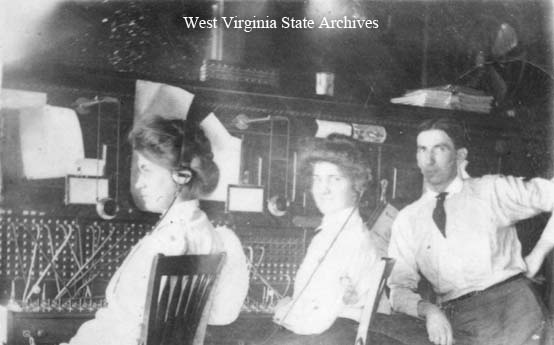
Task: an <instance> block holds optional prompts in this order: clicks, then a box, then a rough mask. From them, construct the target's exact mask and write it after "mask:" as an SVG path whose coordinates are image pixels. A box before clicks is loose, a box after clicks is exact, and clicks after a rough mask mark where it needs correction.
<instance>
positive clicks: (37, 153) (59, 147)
mask: <svg viewBox="0 0 554 345" xmlns="http://www.w3.org/2000/svg"><path fill="white" fill-rule="evenodd" d="M19 137H20V140H21V154H22V162H23V175H24V177H26V178H28V179H45V178H58V177H64V176H65V175H67V174H68V173H70V172H71V171H72V170H73V169H74V164H75V162H76V161H77V160H79V159H82V158H84V147H83V135H82V132H81V126H80V124H79V119H78V118H77V114H76V113H75V111H74V110H72V109H68V108H60V107H54V106H50V105H47V106H44V107H39V108H24V109H20V111H19Z"/></svg>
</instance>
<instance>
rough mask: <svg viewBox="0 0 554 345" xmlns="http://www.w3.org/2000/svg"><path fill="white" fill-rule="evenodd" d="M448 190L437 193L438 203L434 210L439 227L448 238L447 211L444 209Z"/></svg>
mask: <svg viewBox="0 0 554 345" xmlns="http://www.w3.org/2000/svg"><path fill="white" fill-rule="evenodd" d="M447 194H448V193H447V192H442V193H439V195H437V204H436V205H435V209H434V210H433V220H434V221H435V224H436V225H437V228H439V230H440V231H441V234H442V235H443V236H444V237H445V238H446V212H445V211H444V199H446V195H447Z"/></svg>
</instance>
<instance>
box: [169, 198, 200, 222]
mask: <svg viewBox="0 0 554 345" xmlns="http://www.w3.org/2000/svg"><path fill="white" fill-rule="evenodd" d="M198 205H199V202H198V200H197V199H193V200H186V201H182V200H177V201H175V202H174V203H173V205H172V206H171V208H170V209H169V210H167V212H166V214H165V215H164V216H163V217H164V219H163V220H162V224H165V223H167V222H173V221H175V220H177V219H184V220H187V219H191V218H192V216H193V215H194V212H195V211H196V210H198V207H199V206H198ZM162 224H160V225H162Z"/></svg>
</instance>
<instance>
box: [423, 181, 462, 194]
mask: <svg viewBox="0 0 554 345" xmlns="http://www.w3.org/2000/svg"><path fill="white" fill-rule="evenodd" d="M463 187H464V181H463V180H462V179H461V178H460V177H459V176H456V177H455V178H454V180H452V182H450V184H449V185H448V187H446V189H445V190H444V192H446V193H448V195H447V196H446V198H449V197H450V196H452V195H453V194H457V193H460V192H461V191H462V188H463ZM437 195H439V193H438V192H435V191H433V190H431V189H427V191H426V192H425V194H424V197H425V198H427V199H434V198H436V197H437Z"/></svg>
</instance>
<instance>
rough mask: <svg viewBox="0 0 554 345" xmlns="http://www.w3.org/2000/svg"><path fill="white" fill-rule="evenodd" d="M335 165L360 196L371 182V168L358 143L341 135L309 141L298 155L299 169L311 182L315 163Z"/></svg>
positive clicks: (335, 134) (331, 135) (334, 134)
mask: <svg viewBox="0 0 554 345" xmlns="http://www.w3.org/2000/svg"><path fill="white" fill-rule="evenodd" d="M318 162H328V163H332V164H335V165H336V166H337V167H339V169H340V170H341V171H342V173H343V174H344V175H345V176H346V177H347V178H349V179H350V180H351V181H352V184H353V186H354V189H355V191H356V192H357V193H358V194H360V195H361V194H362V193H363V192H364V191H365V190H366V189H367V187H368V185H369V182H371V167H370V164H369V159H368V157H367V154H366V152H364V149H363V147H362V146H361V144H360V142H359V141H357V140H355V139H352V138H351V137H348V136H346V135H343V134H337V133H333V134H330V135H329V136H328V137H327V138H325V139H321V138H312V139H310V140H309V141H308V142H307V143H306V145H304V148H303V150H302V152H301V153H300V168H301V173H302V176H304V178H306V179H308V180H307V181H306V182H308V181H311V180H309V179H311V177H312V174H313V167H314V164H315V163H318Z"/></svg>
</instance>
